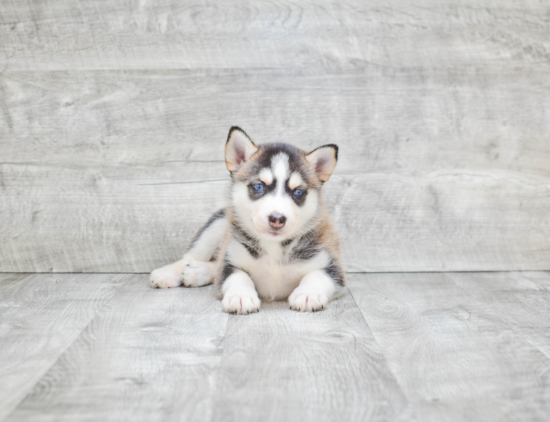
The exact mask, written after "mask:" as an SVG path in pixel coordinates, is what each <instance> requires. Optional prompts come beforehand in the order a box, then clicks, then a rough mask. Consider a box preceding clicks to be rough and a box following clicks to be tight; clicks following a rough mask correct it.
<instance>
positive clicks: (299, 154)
mask: <svg viewBox="0 0 550 422" xmlns="http://www.w3.org/2000/svg"><path fill="white" fill-rule="evenodd" d="M337 159H338V147H337V146H336V145H323V146H321V147H319V148H317V149H315V150H313V151H311V152H310V153H307V152H306V151H303V150H301V149H300V148H297V147H295V146H292V145H289V144H285V143H273V144H263V145H259V146H257V145H255V144H254V143H253V142H252V141H251V140H250V138H249V137H248V136H247V135H246V133H244V131H243V130H241V129H240V128H238V127H232V128H231V130H230V131H229V136H228V138H227V143H226V146H225V162H226V165H227V168H228V170H229V171H230V172H231V177H232V181H233V183H232V187H231V201H232V205H233V210H234V212H235V216H236V218H237V219H238V221H239V223H241V224H242V225H244V226H245V227H246V228H247V229H248V230H249V231H250V232H252V233H255V234H256V235H257V236H258V237H260V238H263V239H266V240H277V241H283V240H285V239H288V238H290V237H292V236H293V235H294V234H295V233H298V232H300V230H302V229H304V228H306V227H307V225H308V223H309V222H310V221H311V220H312V219H313V218H315V216H316V215H317V212H318V209H319V191H320V189H321V186H322V185H323V183H324V182H326V181H327V180H328V179H329V178H330V175H331V174H332V171H333V170H334V167H335V166H336V161H337Z"/></svg>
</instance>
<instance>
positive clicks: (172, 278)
mask: <svg viewBox="0 0 550 422" xmlns="http://www.w3.org/2000/svg"><path fill="white" fill-rule="evenodd" d="M149 281H150V282H151V287H154V288H155V289H159V288H160V289H168V288H170V287H178V286H181V273H180V272H179V271H178V269H177V268H174V267H173V266H171V265H166V266H165V267H161V268H157V269H156V270H154V271H153V272H152V273H151V275H150V276H149Z"/></svg>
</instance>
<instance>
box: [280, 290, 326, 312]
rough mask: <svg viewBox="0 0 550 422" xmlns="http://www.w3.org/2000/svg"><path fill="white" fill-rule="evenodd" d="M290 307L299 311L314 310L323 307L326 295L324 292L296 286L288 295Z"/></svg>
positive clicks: (324, 306)
mask: <svg viewBox="0 0 550 422" xmlns="http://www.w3.org/2000/svg"><path fill="white" fill-rule="evenodd" d="M288 303H289V304H290V309H292V310H294V311H299V312H316V311H320V310H322V309H325V308H326V306H327V303H328V297H327V295H325V294H324V293H319V292H314V291H309V292H308V291H307V290H305V289H300V287H297V288H296V290H294V291H293V292H292V294H291V295H290V296H289V297H288Z"/></svg>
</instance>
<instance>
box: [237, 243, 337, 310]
mask: <svg viewBox="0 0 550 422" xmlns="http://www.w3.org/2000/svg"><path fill="white" fill-rule="evenodd" d="M261 247H262V255H261V256H260V257H259V258H257V259H255V258H253V257H252V256H251V255H250V253H249V252H248V251H247V250H246V248H245V247H244V246H243V245H242V244H240V243H239V242H237V241H236V240H231V242H230V243H229V245H228V248H227V257H228V258H229V260H230V262H231V263H232V264H233V265H235V266H237V267H239V268H241V269H243V270H244V271H246V272H247V273H248V274H249V275H250V277H251V278H252V281H253V282H254V285H255V287H256V291H257V292H258V294H259V296H260V297H261V298H263V299H267V300H279V299H286V298H287V297H288V296H289V295H290V293H292V291H293V290H294V289H295V288H296V287H297V286H298V284H299V283H300V281H301V280H302V278H303V277H304V276H305V275H306V274H308V273H310V272H312V271H315V270H318V269H322V268H324V267H325V266H326V265H327V263H328V262H329V255H328V253H327V252H324V251H323V252H320V253H319V254H317V255H316V256H315V257H313V258H312V259H309V260H303V261H289V253H290V250H285V248H283V247H282V246H281V244H280V243H279V242H262V244H261Z"/></svg>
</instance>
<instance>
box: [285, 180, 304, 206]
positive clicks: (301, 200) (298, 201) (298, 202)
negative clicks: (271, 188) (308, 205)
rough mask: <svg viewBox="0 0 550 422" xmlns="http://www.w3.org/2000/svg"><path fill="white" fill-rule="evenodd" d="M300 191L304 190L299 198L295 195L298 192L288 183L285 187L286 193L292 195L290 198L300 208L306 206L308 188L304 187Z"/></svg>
mask: <svg viewBox="0 0 550 422" xmlns="http://www.w3.org/2000/svg"><path fill="white" fill-rule="evenodd" d="M299 189H301V190H302V192H303V193H302V194H301V195H300V196H297V195H294V192H295V191H296V189H294V190H292V189H290V188H289V187H288V181H287V183H286V185H285V190H286V193H288V194H289V195H290V197H291V198H292V199H293V200H294V203H295V204H296V205H298V206H299V207H301V206H302V205H304V204H305V202H306V197H307V189H306V188H303V187H299Z"/></svg>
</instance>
